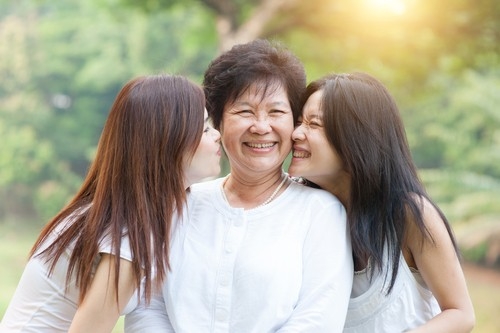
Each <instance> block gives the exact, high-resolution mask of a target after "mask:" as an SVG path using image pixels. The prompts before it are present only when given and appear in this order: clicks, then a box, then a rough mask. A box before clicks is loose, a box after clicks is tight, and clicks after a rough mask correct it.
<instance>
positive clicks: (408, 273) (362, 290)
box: [344, 251, 441, 333]
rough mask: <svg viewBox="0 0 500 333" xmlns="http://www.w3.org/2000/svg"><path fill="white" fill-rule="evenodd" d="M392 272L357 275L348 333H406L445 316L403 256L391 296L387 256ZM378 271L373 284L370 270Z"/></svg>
mask: <svg viewBox="0 0 500 333" xmlns="http://www.w3.org/2000/svg"><path fill="white" fill-rule="evenodd" d="M384 254H385V256H384V260H385V262H386V263H387V264H386V267H387V269H388V270H389V276H388V277H387V281H386V279H385V274H383V273H381V272H380V271H379V270H377V269H375V268H370V267H369V268H368V269H367V270H364V271H360V272H356V274H355V276H354V284H353V293H352V295H351V301H350V303H349V310H348V312H347V319H346V324H345V329H344V332H346V333H347V332H353V333H373V332H406V331H407V330H410V329H412V328H416V327H418V326H421V325H423V324H424V323H426V322H427V321H429V320H430V319H432V318H433V317H434V316H436V315H437V314H439V313H440V312H441V309H440V308H439V304H438V303H437V300H436V299H435V297H434V295H433V294H432V292H431V291H430V290H429V289H428V288H427V285H426V284H425V282H424V280H423V278H422V276H421V275H420V273H419V272H418V271H417V270H415V269H413V268H410V267H409V266H408V264H407V263H406V261H405V259H404V256H403V254H401V257H400V260H399V269H398V274H397V276H396V281H395V282H394V287H393V289H392V291H391V293H390V294H388V295H387V289H388V287H389V282H390V272H391V270H390V267H391V266H390V263H389V262H388V259H387V258H388V257H387V251H386V252H385V253H384ZM370 269H375V272H374V275H373V278H372V280H370V278H369V276H368V275H369V270H370Z"/></svg>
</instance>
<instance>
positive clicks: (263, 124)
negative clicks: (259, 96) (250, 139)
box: [250, 118, 271, 134]
mask: <svg viewBox="0 0 500 333" xmlns="http://www.w3.org/2000/svg"><path fill="white" fill-rule="evenodd" d="M270 131H271V125H270V123H269V120H268V119H267V118H259V119H255V120H254V123H253V125H252V127H250V132H252V133H257V134H266V133H269V132H270Z"/></svg>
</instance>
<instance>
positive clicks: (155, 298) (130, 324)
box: [125, 291, 174, 333]
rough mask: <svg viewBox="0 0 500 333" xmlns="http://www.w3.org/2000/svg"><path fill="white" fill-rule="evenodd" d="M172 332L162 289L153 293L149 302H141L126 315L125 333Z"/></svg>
mask: <svg viewBox="0 0 500 333" xmlns="http://www.w3.org/2000/svg"><path fill="white" fill-rule="evenodd" d="M150 332H164V333H168V332H172V333H174V329H173V328H172V325H171V324H170V320H169V319H168V315H167V310H166V306H165V301H164V299H163V294H162V292H161V291H159V292H156V293H153V294H152V295H151V301H150V303H149V304H147V305H146V304H145V301H144V300H142V301H141V304H139V306H138V307H136V308H135V309H134V311H132V312H131V313H129V314H127V315H126V316H125V333H150Z"/></svg>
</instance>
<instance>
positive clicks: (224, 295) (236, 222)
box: [215, 213, 245, 332]
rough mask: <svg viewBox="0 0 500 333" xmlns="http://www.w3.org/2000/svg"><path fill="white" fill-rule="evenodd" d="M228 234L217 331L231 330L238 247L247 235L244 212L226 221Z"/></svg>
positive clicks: (220, 273) (220, 274)
mask: <svg viewBox="0 0 500 333" xmlns="http://www.w3.org/2000/svg"><path fill="white" fill-rule="evenodd" d="M226 223H227V225H228V227H227V235H226V238H225V242H224V246H223V249H224V252H223V254H222V259H221V264H220V267H219V271H218V274H217V275H218V279H217V290H216V295H215V297H216V300H215V304H216V308H215V331H216V332H219V331H221V332H227V331H228V330H229V328H230V327H229V319H230V313H231V298H232V284H233V272H234V265H235V261H236V257H237V252H238V251H237V249H238V248H239V247H240V245H241V242H242V240H243V239H244V235H245V228H244V226H245V216H244V213H239V214H234V215H233V216H231V218H230V219H228V220H227V221H226Z"/></svg>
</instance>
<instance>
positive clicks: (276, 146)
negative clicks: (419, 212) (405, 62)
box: [126, 40, 353, 333]
mask: <svg viewBox="0 0 500 333" xmlns="http://www.w3.org/2000/svg"><path fill="white" fill-rule="evenodd" d="M203 83H204V88H205V94H206V97H207V110H208V113H209V115H210V117H211V118H212V120H213V122H214V127H215V128H216V129H219V130H220V132H221V141H222V145H223V147H224V150H225V152H226V154H227V157H228V159H229V163H230V174H229V175H227V176H226V177H224V178H219V179H216V180H213V181H209V182H206V183H203V184H198V185H196V186H193V188H192V193H191V197H190V200H189V209H188V215H189V216H188V218H187V219H186V220H185V221H183V224H182V225H179V226H178V228H177V229H176V231H175V233H174V235H173V237H172V251H171V257H170V260H171V272H170V273H169V275H168V276H167V279H166V281H165V284H164V288H163V293H162V296H163V298H164V300H163V301H164V302H165V304H162V300H161V299H160V300H158V299H155V300H153V303H152V305H151V307H150V308H149V310H148V309H147V308H146V309H145V310H144V311H143V313H142V314H141V313H139V311H136V312H135V313H134V314H132V315H130V316H129V317H127V319H126V329H127V331H128V332H140V331H143V332H147V331H151V329H153V328H158V327H159V326H160V325H163V327H164V328H165V327H169V328H170V329H171V331H175V332H256V333H266V332H281V331H283V332H284V331H286V332H328V333H332V332H341V331H342V328H343V326H344V320H345V315H346V311H347V304H348V299H349V294H350V288H351V283H352V269H353V267H352V257H351V247H350V241H349V237H348V231H347V228H346V215H345V210H344V207H343V206H342V205H341V203H340V202H339V201H338V200H337V199H336V198H335V197H334V196H332V195H331V194H329V193H328V192H326V191H322V190H318V189H312V188H309V187H306V186H303V185H300V184H297V183H294V182H292V181H290V180H289V177H288V175H287V174H285V173H284V172H283V170H282V167H283V161H284V160H285V158H286V156H287V155H288V154H289V152H290V150H291V144H292V142H291V139H290V138H291V134H292V131H293V128H294V120H296V119H297V116H298V115H299V114H300V109H301V104H300V103H301V95H302V93H303V92H304V89H305V74H304V69H303V67H302V65H301V63H300V61H299V60H298V59H297V58H296V57H295V56H293V54H291V53H290V52H289V51H287V50H286V49H283V48H281V47H280V46H279V45H275V44H272V43H270V42H268V41H265V40H256V41H253V42H251V43H248V44H243V45H237V46H235V47H233V48H232V49H231V50H230V51H228V52H226V53H224V54H222V55H221V56H219V57H218V58H217V59H215V60H214V61H213V62H212V63H211V64H210V66H209V68H208V69H207V71H206V73H205V77H204V82H203ZM154 309H159V310H158V312H157V315H154V314H152V313H153V312H154V311H155V310H154ZM165 309H166V311H165ZM162 320H163V323H162V324H161V323H160V322H161V321H162ZM154 325H158V326H156V327H154Z"/></svg>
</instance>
